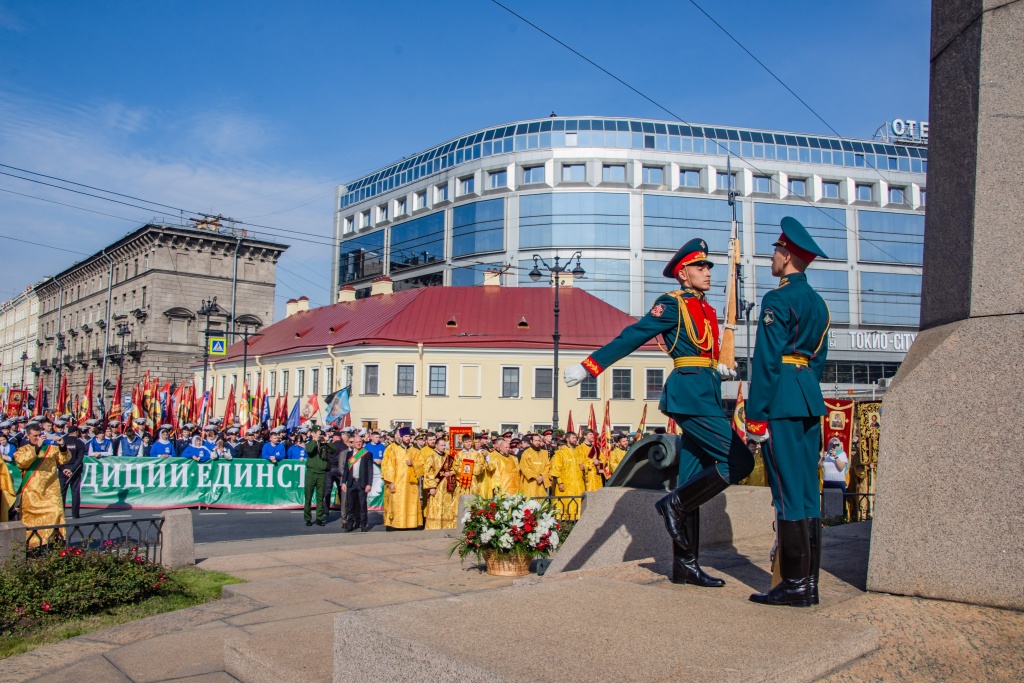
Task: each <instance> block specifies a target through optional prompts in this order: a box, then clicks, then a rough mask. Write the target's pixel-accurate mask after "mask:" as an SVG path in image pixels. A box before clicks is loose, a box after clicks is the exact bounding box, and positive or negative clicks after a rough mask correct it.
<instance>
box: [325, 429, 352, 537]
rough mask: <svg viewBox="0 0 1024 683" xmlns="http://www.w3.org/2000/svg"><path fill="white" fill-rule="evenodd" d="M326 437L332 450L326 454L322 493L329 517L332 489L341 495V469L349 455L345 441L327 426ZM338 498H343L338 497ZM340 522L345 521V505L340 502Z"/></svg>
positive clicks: (338, 433) (337, 432) (332, 500)
mask: <svg viewBox="0 0 1024 683" xmlns="http://www.w3.org/2000/svg"><path fill="white" fill-rule="evenodd" d="M324 431H326V432H327V436H328V438H329V439H330V444H329V445H330V446H331V447H332V448H333V449H334V450H333V451H331V452H329V453H328V454H327V486H326V490H325V492H324V509H325V510H327V514H328V515H330V513H331V507H333V503H334V487H335V486H337V487H338V493H339V494H340V493H341V484H342V479H341V468H342V466H343V465H344V463H345V460H347V459H348V456H349V455H350V453H349V450H348V446H347V445H346V444H345V440H344V439H343V438H342V435H341V432H339V431H337V430H335V428H334V427H332V426H327V427H326V428H325V430H324ZM339 498H343V496H340V495H339ZM340 509H341V511H342V515H341V518H342V520H344V519H345V514H344V512H345V505H344V502H342V505H341V508H340Z"/></svg>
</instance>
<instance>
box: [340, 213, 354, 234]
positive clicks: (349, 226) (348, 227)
mask: <svg viewBox="0 0 1024 683" xmlns="http://www.w3.org/2000/svg"><path fill="white" fill-rule="evenodd" d="M355 229H356V228H355V220H354V219H353V217H352V216H348V217H347V218H345V223H344V227H343V228H342V231H343V232H345V233H346V234H347V233H350V232H352V231H353V230H355Z"/></svg>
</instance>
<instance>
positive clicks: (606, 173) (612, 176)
mask: <svg viewBox="0 0 1024 683" xmlns="http://www.w3.org/2000/svg"><path fill="white" fill-rule="evenodd" d="M601 180H602V181H604V182H606V183H624V182H626V167H625V166H623V165H622V164H605V165H604V167H603V168H602V169H601Z"/></svg>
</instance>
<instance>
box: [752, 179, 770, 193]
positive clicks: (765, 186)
mask: <svg viewBox="0 0 1024 683" xmlns="http://www.w3.org/2000/svg"><path fill="white" fill-rule="evenodd" d="M750 191H751V192H760V193H762V194H770V193H771V191H772V179H771V178H769V177H768V176H766V175H756V176H754V185H753V187H751V188H750Z"/></svg>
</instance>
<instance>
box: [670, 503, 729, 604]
mask: <svg viewBox="0 0 1024 683" xmlns="http://www.w3.org/2000/svg"><path fill="white" fill-rule="evenodd" d="M683 527H684V533H685V536H686V541H687V545H685V546H683V545H680V544H679V543H675V542H673V543H672V583H689V584H693V585H694V586H701V587H703V588H721V587H722V586H724V585H725V581H723V580H722V579H720V578H718V577H715V576H711V575H710V574H708V573H707V572H705V571H704V570H703V569H701V567H700V564H699V563H698V562H697V557H698V555H699V554H700V508H697V509H696V510H694V511H693V512H691V513H688V514H687V515H686V517H685V522H684V524H683Z"/></svg>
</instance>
